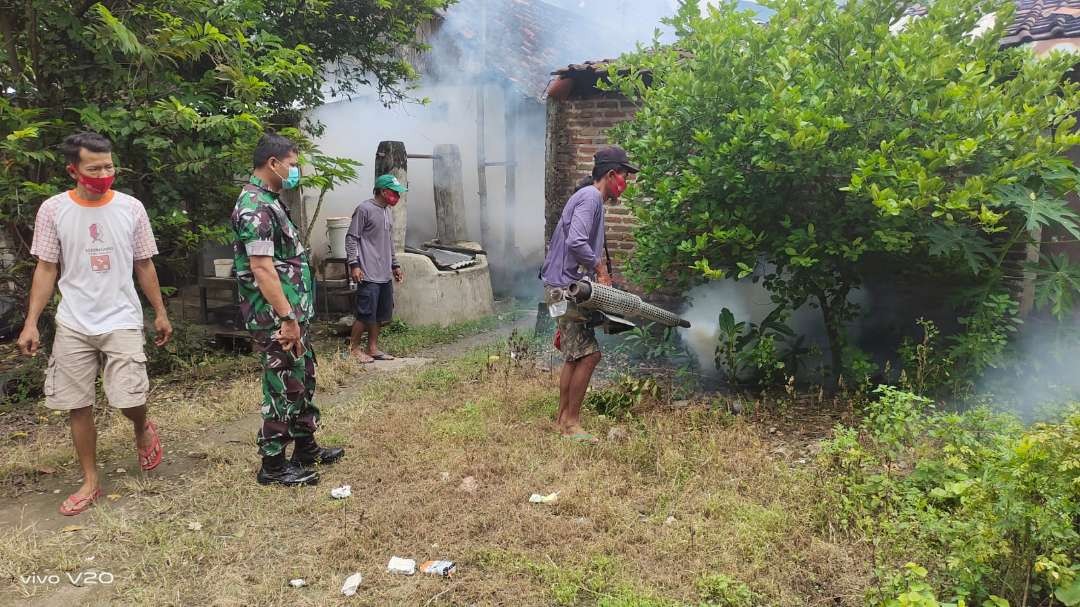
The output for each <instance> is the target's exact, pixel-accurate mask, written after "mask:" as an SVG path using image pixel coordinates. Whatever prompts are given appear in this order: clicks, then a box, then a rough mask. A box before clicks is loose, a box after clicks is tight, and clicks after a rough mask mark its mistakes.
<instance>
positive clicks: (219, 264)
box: [214, 259, 233, 278]
mask: <svg viewBox="0 0 1080 607" xmlns="http://www.w3.org/2000/svg"><path fill="white" fill-rule="evenodd" d="M232 266H233V260H231V259H215V260H214V276H216V277H218V278H228V277H229V276H231V275H232Z"/></svg>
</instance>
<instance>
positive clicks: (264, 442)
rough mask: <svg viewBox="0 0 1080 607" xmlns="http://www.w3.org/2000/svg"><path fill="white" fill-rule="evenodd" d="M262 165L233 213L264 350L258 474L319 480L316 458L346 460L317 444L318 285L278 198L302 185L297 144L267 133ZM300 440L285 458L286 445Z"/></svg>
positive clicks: (251, 325)
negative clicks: (314, 342) (311, 334)
mask: <svg viewBox="0 0 1080 607" xmlns="http://www.w3.org/2000/svg"><path fill="white" fill-rule="evenodd" d="M254 165H255V169H254V171H253V174H252V176H251V180H250V181H249V183H248V184H247V185H245V186H244V189H243V191H242V192H241V193H240V198H239V199H238V200H237V201H236V207H235V208H234V209H233V213H232V228H233V236H234V238H233V256H234V264H235V267H236V280H237V282H238V283H239V292H240V312H241V314H242V315H243V317H244V323H245V326H246V327H247V330H248V331H250V332H251V334H252V336H253V337H254V341H255V347H256V349H257V350H258V351H259V353H260V354H261V355H262V368H263V371H262V393H263V401H262V416H263V425H262V429H261V430H260V431H259V437H258V439H259V452H260V453H261V455H262V467H261V468H260V470H259V473H258V475H257V480H258V481H259V483H261V484H264V485H269V484H280V485H314V484H316V483H318V480H319V476H318V473H317V472H315V471H314V470H312V469H310V468H311V467H312V466H313V465H314V464H316V463H323V464H328V463H332V462H334V461H336V460H338V459H340V458H341V457H342V456H343V455H344V454H345V451H344V449H340V448H333V449H328V448H322V447H319V446H318V444H316V442H315V437H314V433H315V430H316V429H317V428H318V424H319V409H318V408H317V407H315V403H314V402H313V397H314V394H315V366H316V361H315V351H314V350H313V349H312V346H311V341H310V340H309V338H308V323H309V322H310V321H311V320H312V319H313V318H314V316H315V304H314V282H313V281H312V276H311V267H310V265H309V263H308V251H307V250H306V249H305V248H304V245H303V244H302V242H301V239H300V231H299V230H298V229H297V228H296V225H295V224H294V223H293V222H292V219H291V218H290V217H289V213H288V211H287V210H286V209H285V205H284V204H283V203H282V202H281V201H280V200H279V198H278V193H279V192H280V191H281V190H282V189H292V188H295V187H296V186H297V185H299V182H300V169H299V167H298V157H297V148H296V145H295V144H294V143H293V142H292V141H290V140H288V139H286V138H285V137H282V136H280V135H275V134H267V135H265V136H264V137H263V138H262V139H261V140H260V141H259V144H258V145H257V146H256V148H255V154H254ZM290 441H295V447H294V448H293V455H292V458H291V459H290V460H289V461H286V460H285V447H286V446H287V445H288V443H289V442H290Z"/></svg>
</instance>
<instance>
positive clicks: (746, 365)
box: [715, 308, 797, 385]
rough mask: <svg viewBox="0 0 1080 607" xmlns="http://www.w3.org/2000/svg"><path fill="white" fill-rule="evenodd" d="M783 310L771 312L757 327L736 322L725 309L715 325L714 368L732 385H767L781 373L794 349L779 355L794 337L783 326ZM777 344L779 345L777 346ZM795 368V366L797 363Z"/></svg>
mask: <svg viewBox="0 0 1080 607" xmlns="http://www.w3.org/2000/svg"><path fill="white" fill-rule="evenodd" d="M785 312H786V311H785V310H784V309H783V308H776V309H775V310H773V311H772V312H771V313H770V314H769V315H768V316H767V317H765V319H764V320H762V321H761V323H760V324H758V323H752V322H748V321H736V320H735V314H734V313H733V312H732V311H731V310H729V309H727V308H724V309H723V310H721V311H720V318H719V321H718V323H717V345H716V352H715V362H716V368H717V369H719V370H720V371H722V372H723V373H724V374H725V375H726V376H727V378H728V381H730V382H731V383H733V384H739V383H742V384H748V385H758V384H768V383H771V382H773V381H775V380H776V379H777V378H779V377H780V376H781V374H782V373H783V372H784V369H785V367H786V366H787V365H788V362H786V361H791V358H792V357H791V356H790V355H791V354H792V353H793V352H794V351H795V350H796V347H795V346H792V347H789V348H787V350H786V351H785V352H781V351H780V348H781V347H783V346H784V344H785V341H784V340H788V339H793V338H794V333H793V332H792V331H791V329H789V328H788V326H787V324H786V323H785V322H784V313H785ZM778 341H779V342H780V344H778V343H777V342H778ZM796 364H797V363H796Z"/></svg>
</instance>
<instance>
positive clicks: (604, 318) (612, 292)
mask: <svg viewBox="0 0 1080 607" xmlns="http://www.w3.org/2000/svg"><path fill="white" fill-rule="evenodd" d="M548 311H549V312H550V314H551V317H552V318H560V317H564V316H565V317H566V318H568V319H570V320H574V321H577V322H582V323H584V324H585V326H587V327H600V328H601V329H603V331H604V332H605V333H607V334H609V335H614V334H616V333H622V332H623V331H629V330H630V329H633V328H634V327H635V326H637V325H636V323H635V322H634V321H635V320H636V321H646V322H656V323H660V324H662V325H664V326H665V327H683V328H688V327H689V326H690V321H688V320H686V319H683V318H680V317H678V316H677V315H675V314H672V313H671V312H668V311H667V310H665V309H663V308H660V307H657V306H654V305H652V304H649V303H645V302H644V301H642V300H641V298H640V297H638V296H637V295H634V294H633V293H627V292H626V291H621V290H619V289H616V288H614V287H609V286H607V285H602V284H600V283H596V282H592V281H589V280H579V281H577V282H574V283H571V284H570V286H568V287H566V288H565V289H552V290H551V302H550V303H549V304H548Z"/></svg>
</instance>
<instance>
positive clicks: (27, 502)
mask: <svg viewBox="0 0 1080 607" xmlns="http://www.w3.org/2000/svg"><path fill="white" fill-rule="evenodd" d="M535 322H536V313H535V312H532V313H528V314H525V315H524V316H523V317H521V318H519V319H518V320H516V321H514V322H513V323H508V324H507V325H504V326H501V327H499V328H497V329H495V330H492V331H486V332H484V333H480V334H477V335H471V336H468V337H465V338H462V339H460V340H458V341H455V342H453V343H449V344H442V345H438V346H433V347H431V348H427V349H425V350H424V351H422V352H420V353H419V354H418V355H416V356H411V357H404V358H399V359H397V360H393V361H385V362H379V363H377V364H372V365H368V366H365V367H363V370H364V372H363V373H360V374H357V375H356V376H354V377H351V378H349V381H348V382H347V383H345V385H343V386H340V387H338V388H332V389H326V388H322V389H321V390H322V391H321V394H320V402H321V403H324V404H325V405H326V406H334V405H337V404H340V403H341V402H342V401H343V400H345V399H348V398H349V397H350V395H352V394H353V393H354V392H356V390H357V389H358V388H359V387H360V386H361V385H363V384H364V382H367V381H369V380H371V379H372V378H374V377H379V376H382V375H385V374H391V373H396V372H398V371H402V370H404V369H411V368H416V367H422V366H425V365H428V364H431V363H432V362H435V361H438V360H445V359H448V358H453V357H455V356H458V355H460V354H462V353H464V352H467V351H469V350H472V349H475V348H479V347H482V346H485V345H488V344H492V343H495V342H497V341H499V340H501V339H504V338H506V337H507V336H509V335H510V334H511V333H512V332H513V331H514V330H518V331H524V330H528V329H530V328H532V326H533V325H534V324H535ZM260 419H261V418H260V416H259V415H258V414H257V413H251V414H248V415H244V416H242V417H239V418H236V419H232V420H228V421H225V422H224V423H223V425H221V426H220V427H218V428H207V429H206V431H207V434H206V435H204V436H203V437H202V438H199V439H197V440H196V442H193V443H188V444H186V445H184V446H175V447H174V445H170V444H169V443H170V440H169V431H168V428H162V438H163V443H164V448H165V450H166V454H165V457H164V459H163V460H162V463H161V466H160V467H159V468H158V469H157V470H155V471H153V472H151V473H143V472H142V471H140V470H139V469H138V465H137V462H136V461H135V458H134V449H132V453H131V454H130V457H128V456H124V457H121V458H106V457H103V458H100V461H99V463H98V465H99V467H100V468H101V470H102V473H103V475H104V476H103V485H104V487H103V492H104V493H106V494H109V495H111V497H103V498H102V499H101V501H100V502H99V505H98V506H97V507H98V508H100V507H101V506H105V505H107V507H109V508H110V509H111V510H114V511H117V512H118V513H122V512H124V510H125V509H126V508H128V507H130V506H131V500H130V499H129V498H126V497H123V496H121V495H120V493H119V491H118V486H120V485H124V484H128V483H137V484H140V485H141V484H144V483H149V484H152V485H153V486H161V484H162V481H167V482H180V481H183V479H184V477H185V476H186V475H190V474H197V473H199V472H201V471H202V470H204V469H206V467H207V466H206V461H207V459H208V454H210V453H211V452H214V451H215V450H219V449H220V448H221V447H223V446H226V445H240V446H243V445H251V446H252V448H253V445H254V443H253V441H254V434H255V431H256V429H257V428H258V426H259V422H260ZM330 431H332V429H330ZM80 478H81V475H80V474H79V472H78V469H77V466H74V465H73V466H71V467H70V469H68V470H64V471H61V472H60V473H57V474H50V475H45V476H41V477H38V480H37V482H36V483H35V485H34V486H33V490H32V491H30V492H27V493H24V494H22V495H20V496H18V497H16V498H12V499H6V500H4V503H3V504H2V505H0V532H9V531H11V530H13V529H21V530H27V531H30V532H44V531H50V532H55V531H59V530H61V529H63V528H64V527H65V526H68V525H73V524H83V521H84V519H85V518H86V517H65V516H63V515H61V514H60V513H59V512H58V511H57V507H58V504H59V503H60V501H62V500H63V498H64V497H65V496H66V495H67V493H68V492H70V491H72V490H73V488H75V487H77V486H78V484H79V482H80ZM110 488H112V489H114V490H117V492H116V493H113V492H110V491H109V489H110ZM162 489H164V487H163V488H162ZM66 604H70V603H66Z"/></svg>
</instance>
